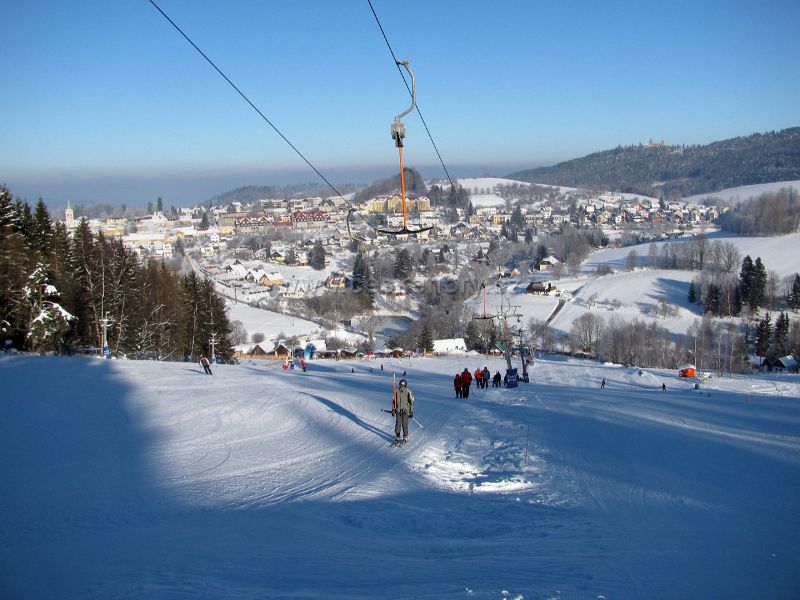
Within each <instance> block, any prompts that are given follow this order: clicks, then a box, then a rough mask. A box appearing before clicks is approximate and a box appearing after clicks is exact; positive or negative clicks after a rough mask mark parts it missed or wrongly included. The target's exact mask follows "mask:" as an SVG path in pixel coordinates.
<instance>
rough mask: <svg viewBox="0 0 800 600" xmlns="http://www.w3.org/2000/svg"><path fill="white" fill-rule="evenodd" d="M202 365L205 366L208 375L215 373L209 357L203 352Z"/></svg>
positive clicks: (204, 369)
mask: <svg viewBox="0 0 800 600" xmlns="http://www.w3.org/2000/svg"><path fill="white" fill-rule="evenodd" d="M200 366H202V367H203V371H205V372H206V375H213V373H211V363H210V362H208V359H207V358H206V357H205V356H204V355H203V354H201V355H200Z"/></svg>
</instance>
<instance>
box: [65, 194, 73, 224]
mask: <svg viewBox="0 0 800 600" xmlns="http://www.w3.org/2000/svg"><path fill="white" fill-rule="evenodd" d="M74 220H75V211H73V210H72V206H70V203H69V200H67V208H66V210H65V211H64V225H66V226H67V229H69V228H70V227H71V226H72V222H73V221H74Z"/></svg>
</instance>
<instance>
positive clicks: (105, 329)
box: [100, 313, 112, 358]
mask: <svg viewBox="0 0 800 600" xmlns="http://www.w3.org/2000/svg"><path fill="white" fill-rule="evenodd" d="M111 322H112V319H109V318H108V313H106V316H105V317H103V318H102V319H100V324H101V325H102V326H103V357H104V358H111V348H110V347H109V346H108V326H109V325H110V324H111Z"/></svg>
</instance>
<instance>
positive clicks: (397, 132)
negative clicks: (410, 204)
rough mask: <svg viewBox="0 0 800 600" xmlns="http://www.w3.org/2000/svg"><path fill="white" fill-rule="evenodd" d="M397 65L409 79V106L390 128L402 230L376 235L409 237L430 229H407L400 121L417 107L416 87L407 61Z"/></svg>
mask: <svg viewBox="0 0 800 600" xmlns="http://www.w3.org/2000/svg"><path fill="white" fill-rule="evenodd" d="M397 64H398V65H403V66H404V67H405V68H406V71H408V74H409V76H410V77H411V106H409V107H408V108H407V109H406V110H404V111H403V112H401V113H400V114H399V115H397V116H396V117H395V118H394V123H392V126H391V128H390V130H391V133H392V139H393V140H394V145H395V146H397V150H398V152H399V153H400V200H401V202H402V206H403V227H402V229H378V233H383V234H386V235H411V234H415V233H422V232H423V231H428V230H429V229H432V227H430V226H429V227H421V228H419V229H409V227H408V214H407V211H406V178H405V171H404V169H403V138H405V137H406V126H405V125H403V122H402V121H401V120H400V119H401V118H402V117H404V116H406V115H407V114H408V113H410V112H411V111H412V110H414V107H415V106H416V105H417V86H416V81H415V79H414V73H413V72H412V71H411V69H410V68H409V66H408V61H407V60H403V61H397Z"/></svg>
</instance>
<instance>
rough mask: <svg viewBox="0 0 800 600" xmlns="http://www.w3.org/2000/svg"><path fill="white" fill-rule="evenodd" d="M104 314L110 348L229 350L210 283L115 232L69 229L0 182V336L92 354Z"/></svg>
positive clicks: (140, 354)
mask: <svg viewBox="0 0 800 600" xmlns="http://www.w3.org/2000/svg"><path fill="white" fill-rule="evenodd" d="M104 323H105V328H106V336H107V342H108V347H109V349H110V351H111V353H112V354H115V355H118V354H125V355H130V356H132V357H135V358H158V359H161V360H165V359H166V360H170V359H171V360H182V359H184V357H190V358H192V359H196V358H197V356H198V355H200V354H209V355H210V354H211V347H210V345H211V340H212V339H213V340H214V342H215V348H214V351H215V354H216V355H217V356H218V357H220V358H221V359H223V360H228V359H231V358H233V348H232V346H231V342H230V333H231V326H230V323H229V322H228V317H227V315H226V312H225V303H224V299H223V298H222V297H221V296H220V295H219V294H217V293H216V291H215V290H214V286H213V282H211V281H210V280H208V279H201V278H199V277H197V275H196V274H195V273H194V272H190V273H189V274H185V275H184V274H181V273H180V272H179V271H178V269H177V268H175V267H173V266H171V265H169V264H167V263H166V262H165V261H156V260H147V261H144V262H143V261H141V260H139V258H138V257H137V256H136V254H134V252H133V251H132V250H130V249H128V248H125V247H124V246H123V245H122V242H121V241H119V240H113V239H108V238H107V237H105V236H104V235H103V234H102V233H97V234H95V233H93V232H92V231H91V229H90V227H89V224H88V222H87V221H86V220H85V219H82V220H81V221H80V223H79V225H78V227H77V229H75V231H74V232H70V231H68V230H67V229H66V227H65V226H64V224H63V223H61V222H56V223H53V221H52V220H51V218H50V215H49V213H48V211H47V207H46V206H45V204H44V202H43V201H42V200H41V199H40V200H39V202H38V203H37V204H36V207H35V209H34V210H31V208H30V206H29V205H28V203H27V202H24V201H22V200H19V199H17V200H14V199H12V196H11V192H10V191H9V190H8V189H7V188H6V187H5V186H0V339H3V340H4V343H5V344H6V345H7V346H10V347H12V348H15V349H17V350H29V351H34V352H39V353H42V354H45V353H50V352H57V353H73V352H82V353H89V354H96V353H97V352H98V349H99V348H101V347H102V346H103V329H104Z"/></svg>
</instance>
